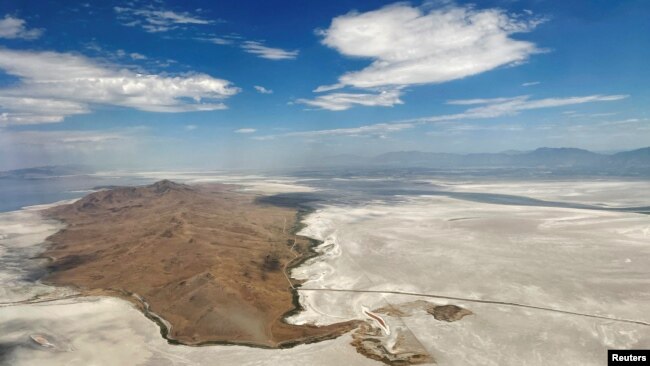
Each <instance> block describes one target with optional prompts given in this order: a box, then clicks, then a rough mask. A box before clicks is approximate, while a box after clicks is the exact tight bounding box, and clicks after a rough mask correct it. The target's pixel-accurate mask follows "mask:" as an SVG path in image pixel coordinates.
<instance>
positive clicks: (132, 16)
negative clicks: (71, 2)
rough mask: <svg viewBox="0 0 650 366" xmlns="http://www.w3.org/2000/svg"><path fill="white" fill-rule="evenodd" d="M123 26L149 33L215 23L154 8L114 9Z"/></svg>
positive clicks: (192, 15) (182, 13) (184, 13)
mask: <svg viewBox="0 0 650 366" xmlns="http://www.w3.org/2000/svg"><path fill="white" fill-rule="evenodd" d="M113 10H115V13H116V14H117V17H118V19H119V20H120V21H121V22H122V25H125V26H129V27H135V26H139V27H141V28H142V29H144V30H145V31H147V32H149V33H158V32H167V31H169V30H172V29H176V28H178V27H179V26H182V25H188V24H189V25H205V24H211V23H214V21H212V20H207V19H203V18H201V17H199V16H197V15H194V14H191V13H188V12H174V11H171V10H167V9H160V8H156V7H154V6H148V7H144V8H132V7H122V6H116V7H114V8H113Z"/></svg>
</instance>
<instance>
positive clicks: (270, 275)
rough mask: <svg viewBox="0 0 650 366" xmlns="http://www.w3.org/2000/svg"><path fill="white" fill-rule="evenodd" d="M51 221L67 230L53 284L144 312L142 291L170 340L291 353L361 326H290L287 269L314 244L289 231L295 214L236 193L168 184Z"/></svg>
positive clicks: (74, 208) (59, 238) (128, 192)
mask: <svg viewBox="0 0 650 366" xmlns="http://www.w3.org/2000/svg"><path fill="white" fill-rule="evenodd" d="M46 214H47V215H48V216H50V217H53V218H56V219H59V220H63V221H64V222H66V223H67V227H66V229H64V230H62V231H60V232H59V233H57V234H55V235H53V236H51V237H50V238H49V240H50V241H51V242H52V245H51V247H50V249H49V250H48V251H47V252H46V253H45V255H46V256H48V257H51V258H52V260H53V261H52V264H51V266H50V267H51V273H50V275H49V276H48V277H47V278H46V281H47V282H50V283H53V284H58V285H70V286H76V287H78V288H80V289H81V290H82V291H85V292H86V293H88V294H97V293H100V294H109V295H115V296H121V297H124V298H127V299H129V300H131V301H133V302H134V303H136V304H137V305H138V306H140V307H141V308H142V309H143V310H145V309H144V306H143V304H142V303H139V301H138V300H137V299H136V297H134V296H130V295H131V294H137V295H138V296H140V297H141V298H142V299H143V300H144V301H146V302H147V303H148V304H149V306H150V309H149V310H150V311H151V312H154V313H155V314H158V315H159V316H160V317H162V318H163V319H165V320H166V321H167V322H169V324H170V325H171V329H163V334H165V335H166V336H167V337H168V339H170V340H174V341H178V342H181V343H185V344H205V343H211V342H225V343H238V344H250V345H256V346H263V347H283V346H290V345H294V344H299V343H305V342H313V341H316V340H319V339H326V338H332V337H336V336H338V335H340V334H342V333H344V332H346V331H348V330H350V329H352V328H353V327H354V326H355V325H356V323H354V322H346V323H341V324H335V325H331V326H327V327H315V326H309V325H306V326H295V325H290V324H287V323H285V322H284V321H283V319H284V316H285V314H286V313H288V312H290V311H292V310H294V309H295V304H294V301H295V299H294V296H295V293H294V292H293V290H292V288H291V286H290V283H289V280H288V278H287V276H286V270H287V268H288V267H290V266H292V265H295V264H296V263H298V262H299V261H301V260H302V259H304V258H305V257H306V256H308V255H310V253H311V251H310V242H309V241H308V240H307V239H306V238H301V237H296V236H294V235H293V233H292V232H291V227H292V225H293V224H294V223H295V222H296V219H297V217H296V215H297V211H296V209H293V208H288V207H278V206H272V205H263V204H259V203H256V202H255V196H254V195H252V194H244V193H241V192H236V191H235V190H234V187H233V186H226V185H216V184H214V185H205V186H192V187H190V186H186V185H181V184H176V183H172V182H169V181H161V182H158V183H155V184H153V185H151V186H146V187H136V188H118V189H114V190H108V191H100V192H96V193H93V194H90V195H88V196H86V197H84V198H83V199H81V200H79V201H77V202H75V203H74V204H70V205H64V206H59V207H55V208H53V209H50V210H49V211H47V212H46ZM294 240H295V245H294ZM294 285H295V284H294ZM165 328H166V327H165ZM167 331H168V333H167Z"/></svg>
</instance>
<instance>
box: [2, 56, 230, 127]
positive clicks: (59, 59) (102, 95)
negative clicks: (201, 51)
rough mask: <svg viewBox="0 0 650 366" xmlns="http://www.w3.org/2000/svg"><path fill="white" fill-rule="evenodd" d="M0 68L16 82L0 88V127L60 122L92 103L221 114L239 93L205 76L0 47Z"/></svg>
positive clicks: (215, 79)
mask: <svg viewBox="0 0 650 366" xmlns="http://www.w3.org/2000/svg"><path fill="white" fill-rule="evenodd" d="M0 69H1V70H3V71H4V72H5V73H7V74H9V75H12V76H15V77H17V78H18V79H19V82H17V83H14V84H12V85H10V86H8V87H5V88H2V89H0V111H1V112H2V114H1V115H0V123H1V124H30V123H45V122H60V121H61V120H63V119H64V118H65V117H66V116H69V115H74V114H80V113H88V112H89V111H90V108H91V106H92V105H93V104H103V105H112V106H120V107H130V108H135V109H139V110H143V111H151V112H185V111H205V110H216V109H224V108H226V106H225V105H224V104H223V102H222V101H223V99H225V98H227V97H230V96H232V95H234V94H236V93H238V92H239V89H238V88H236V87H233V86H232V85H231V83H230V82H229V81H227V80H222V79H217V78H213V77H212V76H209V75H205V74H185V75H181V76H167V75H155V74H140V73H136V72H134V71H131V70H126V69H120V68H118V67H117V66H115V65H105V64H100V63H98V62H96V61H94V60H92V59H89V58H87V57H84V56H80V55H76V54H70V53H58V52H40V51H38V52H37V51H16V50H9V49H2V48H0Z"/></svg>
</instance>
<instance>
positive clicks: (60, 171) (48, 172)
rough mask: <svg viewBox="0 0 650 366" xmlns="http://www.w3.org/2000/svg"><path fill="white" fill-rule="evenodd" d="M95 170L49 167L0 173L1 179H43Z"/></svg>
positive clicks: (70, 166) (80, 166)
mask: <svg viewBox="0 0 650 366" xmlns="http://www.w3.org/2000/svg"><path fill="white" fill-rule="evenodd" d="M92 172H93V170H92V169H91V168H89V167H87V166H84V165H49V166H41V167H34V168H25V169H16V170H7V171H3V172H0V178H16V179H43V178H50V177H57V176H64V175H77V174H88V173H92Z"/></svg>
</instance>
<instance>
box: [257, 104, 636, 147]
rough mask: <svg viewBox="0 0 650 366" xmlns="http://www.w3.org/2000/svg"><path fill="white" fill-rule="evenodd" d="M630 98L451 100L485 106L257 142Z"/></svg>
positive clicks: (371, 132) (386, 129) (370, 132)
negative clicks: (459, 111) (457, 111)
mask: <svg viewBox="0 0 650 366" xmlns="http://www.w3.org/2000/svg"><path fill="white" fill-rule="evenodd" d="M627 97H628V96H627V95H589V96H583V97H565V98H544V99H533V100H531V99H530V97H529V96H520V97H514V98H491V99H464V100H450V101H448V102H447V103H448V104H455V105H481V106H480V107H473V108H470V109H467V110H465V111H464V112H461V113H455V114H447V115H439V116H431V117H423V118H414V119H408V120H402V121H396V122H390V123H377V124H373V125H366V126H360V127H352V128H338V129H328V130H315V131H301V132H289V133H285V134H279V135H267V136H258V137H257V138H256V139H257V140H270V139H274V138H277V137H318V136H341V135H354V136H356V135H362V134H364V135H378V134H382V135H383V134H385V133H388V132H396V131H401V130H404V129H409V128H413V127H416V126H418V125H423V124H427V123H439V122H450V121H458V120H471V119H488V118H497V117H503V116H512V115H517V114H518V113H520V112H522V111H526V110H532V109H543V108H553V107H562V106H567V105H576V104H583V103H594V102H610V101H617V100H621V99H624V98H627Z"/></svg>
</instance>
